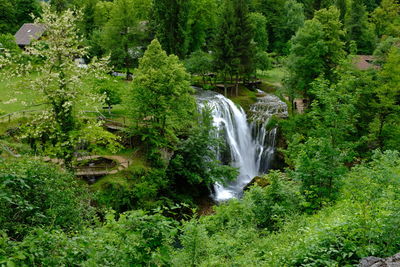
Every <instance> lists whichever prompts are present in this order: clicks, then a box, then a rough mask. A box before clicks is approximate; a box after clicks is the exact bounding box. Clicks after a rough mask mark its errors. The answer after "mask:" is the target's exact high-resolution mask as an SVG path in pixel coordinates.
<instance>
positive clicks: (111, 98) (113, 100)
mask: <svg viewBox="0 0 400 267" xmlns="http://www.w3.org/2000/svg"><path fill="white" fill-rule="evenodd" d="M95 86H96V89H97V90H98V93H100V94H102V95H104V96H105V101H104V102H105V104H107V106H108V112H109V113H110V112H111V106H113V105H117V104H121V103H122V99H121V94H120V88H119V87H120V86H119V84H118V81H116V80H113V79H98V80H96V82H95Z"/></svg>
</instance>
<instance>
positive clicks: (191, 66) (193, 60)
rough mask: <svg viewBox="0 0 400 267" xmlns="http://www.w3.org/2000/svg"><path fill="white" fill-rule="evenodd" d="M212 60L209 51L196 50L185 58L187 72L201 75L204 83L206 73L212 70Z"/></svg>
mask: <svg viewBox="0 0 400 267" xmlns="http://www.w3.org/2000/svg"><path fill="white" fill-rule="evenodd" d="M212 61H213V58H212V56H211V55H210V54H209V53H206V52H203V51H201V50H198V51H196V52H193V53H192V54H191V55H190V57H188V58H187V59H186V60H185V67H186V69H187V71H188V72H190V73H192V74H198V75H201V76H202V77H203V84H205V83H206V75H207V73H209V72H211V70H212Z"/></svg>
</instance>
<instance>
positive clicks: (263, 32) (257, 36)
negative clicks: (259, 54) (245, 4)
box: [249, 12, 268, 51]
mask: <svg viewBox="0 0 400 267" xmlns="http://www.w3.org/2000/svg"><path fill="white" fill-rule="evenodd" d="M249 20H250V22H251V25H252V26H253V31H254V39H253V40H254V42H255V43H256V47H257V51H267V48H268V32H267V18H266V17H265V16H264V15H263V14H261V13H258V12H252V13H250V14H249Z"/></svg>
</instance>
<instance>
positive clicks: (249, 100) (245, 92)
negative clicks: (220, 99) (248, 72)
mask: <svg viewBox="0 0 400 267" xmlns="http://www.w3.org/2000/svg"><path fill="white" fill-rule="evenodd" d="M228 94H229V93H228ZM233 94H234V93H233ZM228 97H229V99H231V100H232V102H233V103H235V104H236V105H240V106H241V107H242V108H243V110H244V111H245V112H246V113H247V112H248V111H249V110H250V106H251V105H253V104H254V103H256V102H257V92H255V91H251V90H249V89H248V88H246V87H244V86H239V95H238V96H235V95H232V96H228Z"/></svg>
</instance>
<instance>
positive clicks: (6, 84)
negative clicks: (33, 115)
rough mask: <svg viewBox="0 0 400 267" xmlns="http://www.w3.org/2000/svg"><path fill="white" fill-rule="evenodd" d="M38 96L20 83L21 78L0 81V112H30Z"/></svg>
mask: <svg viewBox="0 0 400 267" xmlns="http://www.w3.org/2000/svg"><path fill="white" fill-rule="evenodd" d="M38 98H39V97H38V95H37V93H36V92H33V91H32V90H31V89H30V88H28V86H26V85H24V84H23V83H22V82H21V78H18V77H12V78H8V79H5V80H0V111H3V113H4V112H5V113H11V112H16V111H21V110H32V109H35V107H33V105H34V104H37V102H36V101H37V100H38Z"/></svg>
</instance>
